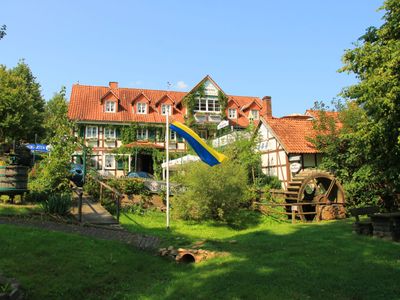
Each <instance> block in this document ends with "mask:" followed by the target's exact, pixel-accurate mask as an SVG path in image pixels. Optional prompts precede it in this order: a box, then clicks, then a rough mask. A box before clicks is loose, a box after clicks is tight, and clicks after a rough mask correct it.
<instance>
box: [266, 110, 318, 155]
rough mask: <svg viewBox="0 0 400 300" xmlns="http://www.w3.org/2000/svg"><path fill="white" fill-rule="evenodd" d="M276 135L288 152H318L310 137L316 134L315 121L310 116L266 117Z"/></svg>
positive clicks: (268, 124)
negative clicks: (309, 139)
mask: <svg viewBox="0 0 400 300" xmlns="http://www.w3.org/2000/svg"><path fill="white" fill-rule="evenodd" d="M262 121H263V122H264V123H266V124H267V126H269V127H270V128H271V129H272V131H273V133H274V135H275V137H276V138H277V139H278V141H279V142H280V143H281V144H282V146H283V148H284V149H285V150H286V152H287V153H318V152H319V151H318V150H317V149H315V147H314V145H313V144H312V143H311V142H309V141H308V138H310V137H313V136H314V134H315V133H314V130H313V123H312V120H311V119H310V118H308V119H306V118H296V117H283V118H264V119H263V120H262Z"/></svg>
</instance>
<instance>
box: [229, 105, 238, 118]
mask: <svg viewBox="0 0 400 300" xmlns="http://www.w3.org/2000/svg"><path fill="white" fill-rule="evenodd" d="M228 119H237V109H235V108H228Z"/></svg>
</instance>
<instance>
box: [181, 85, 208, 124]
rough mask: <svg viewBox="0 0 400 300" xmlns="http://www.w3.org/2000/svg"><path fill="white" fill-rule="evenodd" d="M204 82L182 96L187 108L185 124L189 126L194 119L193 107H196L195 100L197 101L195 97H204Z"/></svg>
mask: <svg viewBox="0 0 400 300" xmlns="http://www.w3.org/2000/svg"><path fill="white" fill-rule="evenodd" d="M204 90H205V88H204V84H201V85H199V87H198V88H197V89H195V90H194V91H192V92H191V93H188V94H187V95H186V96H185V97H184V98H183V103H184V104H185V106H186V110H187V116H186V117H185V118H186V122H185V123H186V125H188V126H191V125H192V124H193V123H194V121H195V119H194V109H195V107H196V102H197V101H198V99H197V97H200V98H202V97H204V96H205V93H204Z"/></svg>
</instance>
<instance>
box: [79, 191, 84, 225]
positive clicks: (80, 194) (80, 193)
mask: <svg viewBox="0 0 400 300" xmlns="http://www.w3.org/2000/svg"><path fill="white" fill-rule="evenodd" d="M82 195H83V192H82V190H81V189H79V190H78V197H79V204H78V205H79V206H78V213H79V223H82Z"/></svg>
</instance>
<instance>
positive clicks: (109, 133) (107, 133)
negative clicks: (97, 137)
mask: <svg viewBox="0 0 400 300" xmlns="http://www.w3.org/2000/svg"><path fill="white" fill-rule="evenodd" d="M115 138H116V130H115V128H110V127H104V139H106V140H115Z"/></svg>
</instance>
